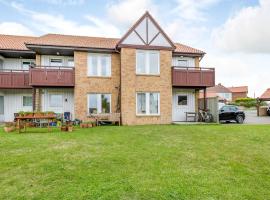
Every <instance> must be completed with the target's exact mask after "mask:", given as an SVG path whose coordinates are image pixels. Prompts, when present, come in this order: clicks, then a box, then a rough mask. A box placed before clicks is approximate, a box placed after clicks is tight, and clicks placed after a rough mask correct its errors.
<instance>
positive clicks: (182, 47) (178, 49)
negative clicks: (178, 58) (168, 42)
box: [174, 43, 205, 54]
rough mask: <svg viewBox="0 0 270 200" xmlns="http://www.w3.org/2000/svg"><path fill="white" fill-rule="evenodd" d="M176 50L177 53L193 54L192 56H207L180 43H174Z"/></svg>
mask: <svg viewBox="0 0 270 200" xmlns="http://www.w3.org/2000/svg"><path fill="white" fill-rule="evenodd" d="M174 45H175V47H176V49H175V50H174V52H175V53H187V54H189V53H191V54H205V52H203V51H201V50H198V49H194V48H192V47H190V46H187V45H184V44H180V43H174Z"/></svg>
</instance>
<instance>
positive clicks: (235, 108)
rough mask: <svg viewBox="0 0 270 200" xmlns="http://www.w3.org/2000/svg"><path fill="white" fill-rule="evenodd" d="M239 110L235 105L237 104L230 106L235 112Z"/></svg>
mask: <svg viewBox="0 0 270 200" xmlns="http://www.w3.org/2000/svg"><path fill="white" fill-rule="evenodd" d="M237 110H238V109H237V107H235V106H231V107H230V111H234V112H235V111H237Z"/></svg>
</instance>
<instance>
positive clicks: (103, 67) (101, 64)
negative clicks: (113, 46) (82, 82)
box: [88, 54, 111, 77]
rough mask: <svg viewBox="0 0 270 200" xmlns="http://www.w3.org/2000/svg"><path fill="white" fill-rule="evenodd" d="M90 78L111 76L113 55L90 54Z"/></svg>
mask: <svg viewBox="0 0 270 200" xmlns="http://www.w3.org/2000/svg"><path fill="white" fill-rule="evenodd" d="M88 76H105V77H109V76H111V55H109V54H89V55H88Z"/></svg>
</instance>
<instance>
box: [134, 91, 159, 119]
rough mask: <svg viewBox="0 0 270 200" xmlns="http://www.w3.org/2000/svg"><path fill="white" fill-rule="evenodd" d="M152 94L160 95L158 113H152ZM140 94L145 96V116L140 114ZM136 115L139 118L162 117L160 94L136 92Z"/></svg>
mask: <svg viewBox="0 0 270 200" xmlns="http://www.w3.org/2000/svg"><path fill="white" fill-rule="evenodd" d="M150 93H156V94H158V113H150ZM138 94H145V101H146V103H145V110H146V112H145V114H143V113H138ZM136 115H137V116H160V92H136Z"/></svg>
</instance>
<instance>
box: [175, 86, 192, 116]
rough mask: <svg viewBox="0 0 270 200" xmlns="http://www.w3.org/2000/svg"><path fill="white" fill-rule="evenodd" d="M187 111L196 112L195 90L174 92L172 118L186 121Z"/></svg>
mask: <svg viewBox="0 0 270 200" xmlns="http://www.w3.org/2000/svg"><path fill="white" fill-rule="evenodd" d="M186 112H195V94H194V92H193V91H181V92H177V91H176V92H174V93H173V106H172V120H173V121H186Z"/></svg>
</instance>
